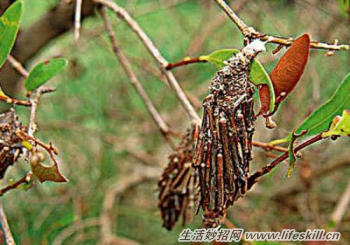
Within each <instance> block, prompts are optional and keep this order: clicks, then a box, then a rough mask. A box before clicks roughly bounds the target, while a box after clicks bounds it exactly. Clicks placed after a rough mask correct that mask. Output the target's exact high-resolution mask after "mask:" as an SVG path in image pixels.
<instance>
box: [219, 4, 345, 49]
mask: <svg viewBox="0 0 350 245" xmlns="http://www.w3.org/2000/svg"><path fill="white" fill-rule="evenodd" d="M215 2H216V3H217V4H218V5H219V6H220V7H221V8H222V9H223V10H224V11H225V13H226V14H227V16H228V17H229V18H230V19H231V20H232V21H233V22H234V23H235V25H236V26H237V27H238V29H239V30H240V31H241V33H242V34H243V35H244V36H245V37H247V38H259V39H260V40H262V41H267V42H270V43H276V44H280V45H284V46H290V45H291V44H292V43H293V42H294V39H293V38H285V37H277V36H272V35H267V34H262V33H260V32H258V31H256V30H255V29H254V28H253V27H251V26H248V25H246V24H245V23H244V21H243V20H242V19H241V18H240V17H239V16H238V15H237V14H236V13H235V12H234V11H233V10H232V9H231V8H230V7H229V6H228V5H227V4H226V2H225V1H224V0H215ZM310 47H311V48H314V49H325V50H334V51H337V50H349V49H350V47H349V45H346V44H328V43H321V42H318V41H311V43H310Z"/></svg>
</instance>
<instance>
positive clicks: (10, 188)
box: [0, 172, 33, 196]
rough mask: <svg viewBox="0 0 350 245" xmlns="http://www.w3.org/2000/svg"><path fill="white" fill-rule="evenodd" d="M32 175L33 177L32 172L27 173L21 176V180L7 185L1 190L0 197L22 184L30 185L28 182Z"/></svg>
mask: <svg viewBox="0 0 350 245" xmlns="http://www.w3.org/2000/svg"><path fill="white" fill-rule="evenodd" d="M32 175H33V174H32V172H28V173H26V175H25V176H23V177H22V178H21V179H19V180H18V181H16V182H15V183H13V184H11V185H8V186H6V187H5V188H3V189H1V190H0V196H2V195H4V194H5V193H6V192H8V191H9V190H12V189H16V188H17V187H18V186H20V185H21V184H24V183H26V184H28V183H30V181H31V179H32Z"/></svg>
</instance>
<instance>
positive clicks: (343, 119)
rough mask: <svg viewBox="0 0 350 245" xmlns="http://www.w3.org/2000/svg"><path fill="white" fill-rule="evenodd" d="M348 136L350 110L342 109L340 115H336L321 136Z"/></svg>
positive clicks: (349, 133)
mask: <svg viewBox="0 0 350 245" xmlns="http://www.w3.org/2000/svg"><path fill="white" fill-rule="evenodd" d="M330 136H350V110H344V111H343V114H342V116H336V117H335V118H334V119H333V121H332V123H331V126H330V128H329V130H328V131H326V132H324V133H322V137H330Z"/></svg>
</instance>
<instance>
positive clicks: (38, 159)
mask: <svg viewBox="0 0 350 245" xmlns="http://www.w3.org/2000/svg"><path fill="white" fill-rule="evenodd" d="M43 160H44V156H43V154H42V153H40V152H37V153H34V154H33V156H32V157H31V159H30V167H31V169H32V172H33V174H34V175H35V176H36V177H37V178H38V179H39V181H40V182H44V181H52V182H67V181H68V180H67V179H66V177H64V176H63V175H62V173H61V172H60V171H59V169H58V166H57V165H56V164H54V165H52V166H45V165H43V164H42V161H43Z"/></svg>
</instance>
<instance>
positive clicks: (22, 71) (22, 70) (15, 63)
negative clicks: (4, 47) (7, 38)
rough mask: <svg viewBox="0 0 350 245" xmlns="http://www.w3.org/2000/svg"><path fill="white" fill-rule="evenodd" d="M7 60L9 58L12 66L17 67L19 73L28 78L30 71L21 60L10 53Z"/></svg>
mask: <svg viewBox="0 0 350 245" xmlns="http://www.w3.org/2000/svg"><path fill="white" fill-rule="evenodd" d="M7 60H8V62H10V64H11V65H12V67H13V68H15V70H16V71H18V73H19V74H20V75H21V76H22V77H24V78H27V77H28V76H29V72H28V71H27V70H26V69H25V68H24V67H23V65H22V64H21V62H19V61H18V60H17V59H16V58H15V57H13V56H12V55H10V54H9V55H8V56H7Z"/></svg>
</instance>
